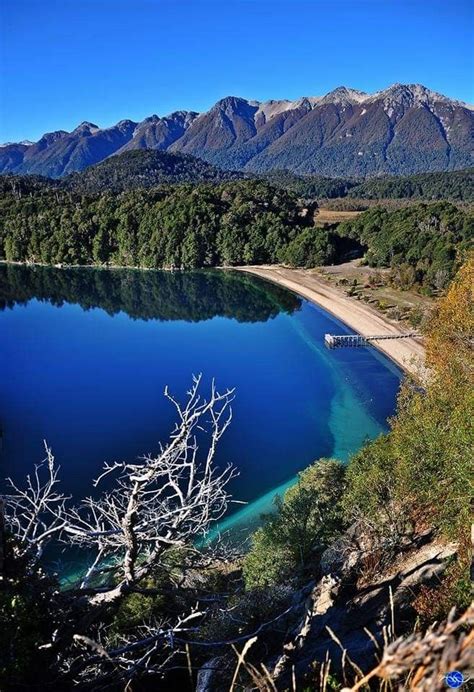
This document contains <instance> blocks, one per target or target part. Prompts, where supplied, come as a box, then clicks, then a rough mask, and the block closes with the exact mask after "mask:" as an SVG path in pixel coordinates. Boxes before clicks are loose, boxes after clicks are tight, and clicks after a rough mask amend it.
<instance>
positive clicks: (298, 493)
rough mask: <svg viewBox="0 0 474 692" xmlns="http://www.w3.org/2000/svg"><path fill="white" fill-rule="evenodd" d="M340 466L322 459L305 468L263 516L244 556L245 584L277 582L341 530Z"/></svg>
mask: <svg viewBox="0 0 474 692" xmlns="http://www.w3.org/2000/svg"><path fill="white" fill-rule="evenodd" d="M343 487H344V466H343V465H342V464H341V463H340V462H338V461H336V460H333V459H321V460H320V461H317V462H315V463H314V464H312V465H311V466H309V467H308V468H307V469H305V470H304V471H303V472H302V473H301V474H300V475H299V478H298V482H297V483H296V484H295V485H294V486H293V487H291V488H289V489H288V490H287V491H286V493H285V495H284V497H283V499H281V498H280V497H278V498H277V499H276V512H275V514H273V515H270V516H267V517H265V523H264V525H263V526H262V527H261V528H260V529H259V530H258V531H257V532H256V533H255V534H254V536H253V543H252V548H251V550H250V551H249V553H248V555H247V556H246V558H245V561H244V567H243V573H244V578H245V584H246V587H247V588H252V587H257V586H264V585H268V584H276V583H279V582H280V583H281V582H283V581H285V580H287V579H288V578H289V575H291V574H297V573H298V572H301V570H302V569H303V568H304V567H305V566H306V565H307V563H308V561H309V560H310V558H311V557H313V556H315V557H317V556H318V555H319V554H320V553H321V552H322V551H323V550H324V549H325V548H326V547H327V545H328V544H329V543H330V542H331V540H332V539H333V538H334V537H335V536H337V535H338V534H339V533H340V532H341V530H342V511H341V497H342V493H343Z"/></svg>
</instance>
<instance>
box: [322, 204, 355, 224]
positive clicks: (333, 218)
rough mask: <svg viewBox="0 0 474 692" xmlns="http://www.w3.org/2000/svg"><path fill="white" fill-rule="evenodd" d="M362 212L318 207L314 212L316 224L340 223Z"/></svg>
mask: <svg viewBox="0 0 474 692" xmlns="http://www.w3.org/2000/svg"><path fill="white" fill-rule="evenodd" d="M359 214H362V212H361V211H336V210H333V209H321V208H320V209H318V213H317V214H316V225H318V226H319V225H326V224H332V223H340V222H341V221H347V220H348V219H354V218H355V217H356V216H359Z"/></svg>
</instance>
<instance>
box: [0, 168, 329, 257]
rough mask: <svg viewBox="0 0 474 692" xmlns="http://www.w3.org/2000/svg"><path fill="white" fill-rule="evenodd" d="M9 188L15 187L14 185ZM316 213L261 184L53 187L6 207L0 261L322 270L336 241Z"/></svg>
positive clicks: (11, 197)
mask: <svg viewBox="0 0 474 692" xmlns="http://www.w3.org/2000/svg"><path fill="white" fill-rule="evenodd" d="M10 188H11V182H10ZM313 212H314V208H313V207H312V206H311V205H309V206H308V205H304V204H303V203H301V202H300V201H298V199H297V197H296V196H295V195H294V194H293V193H290V192H287V191H285V190H282V189H277V188H274V187H272V186H270V185H269V184H268V183H265V182H262V181H257V180H243V181H235V182H226V183H221V184H218V185H213V184H210V183H203V184H199V185H186V184H183V185H175V186H161V187H157V188H152V189H151V190H131V191H129V192H124V193H122V194H119V195H115V194H112V193H110V192H104V193H101V194H95V195H91V196H85V195H81V194H79V193H78V192H73V191H68V190H64V189H58V188H56V187H54V186H53V187H49V186H48V185H47V184H46V185H45V186H44V187H42V188H40V190H39V191H37V192H36V191H33V193H30V194H21V193H20V194H19V193H18V192H17V191H13V190H11V189H10V192H8V193H7V194H4V195H3V197H2V201H1V202H0V214H1V217H0V258H2V259H6V260H8V261H18V262H37V263H45V264H58V263H60V264H83V265H88V264H111V265H121V266H140V267H153V268H159V267H167V268H183V269H190V268H195V267H212V266H218V265H227V266H233V265H238V264H262V263H275V262H284V263H288V264H290V265H297V266H314V265H315V264H325V263H327V262H330V261H331V260H332V258H333V255H334V252H335V246H336V239H335V237H334V236H332V235H331V233H329V232H328V231H326V230H322V229H317V228H315V227H314V224H313Z"/></svg>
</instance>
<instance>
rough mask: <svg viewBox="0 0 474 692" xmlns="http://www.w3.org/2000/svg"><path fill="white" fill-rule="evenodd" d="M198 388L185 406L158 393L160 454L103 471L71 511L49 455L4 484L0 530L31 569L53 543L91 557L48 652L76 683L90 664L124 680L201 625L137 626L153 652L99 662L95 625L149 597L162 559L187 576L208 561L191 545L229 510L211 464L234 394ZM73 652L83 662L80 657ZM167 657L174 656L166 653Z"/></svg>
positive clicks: (225, 477)
mask: <svg viewBox="0 0 474 692" xmlns="http://www.w3.org/2000/svg"><path fill="white" fill-rule="evenodd" d="M200 385H201V376H198V377H193V383H192V386H191V388H190V390H189V391H188V392H187V395H188V396H187V400H186V402H185V403H184V404H181V403H179V402H178V401H177V400H176V399H175V398H174V397H173V396H172V395H171V394H170V393H169V391H168V389H166V390H165V396H166V397H167V399H168V400H169V401H170V402H171V403H172V404H173V406H174V407H175V410H176V413H177V423H176V425H175V428H174V429H173V431H172V433H171V436H170V438H169V441H168V443H167V444H165V445H160V449H159V453H158V454H157V455H156V456H153V455H147V456H145V457H143V458H142V459H140V460H138V461H136V462H123V463H118V462H117V463H114V464H110V465H106V466H105V467H104V470H103V472H102V474H101V475H100V476H99V478H98V479H97V480H96V481H95V482H94V486H95V487H99V486H100V484H103V483H104V482H105V481H106V482H107V483H108V485H109V487H108V488H107V489H106V490H104V491H103V492H102V493H100V494H98V495H97V496H96V497H93V496H91V497H88V498H86V499H85V500H84V501H83V502H81V503H80V504H79V505H77V506H71V507H70V506H69V502H68V499H69V498H67V497H66V496H65V495H63V494H62V493H60V492H58V490H57V485H58V483H59V478H58V471H59V468H58V467H57V466H56V465H55V461H54V457H53V455H52V452H51V450H50V449H49V448H48V447H46V452H47V459H46V460H45V463H44V464H43V465H40V466H38V467H36V468H35V473H34V475H33V476H32V477H30V476H28V478H27V482H26V486H25V487H24V488H21V487H20V486H19V485H18V484H16V483H14V482H13V481H10V486H11V493H10V494H9V495H8V496H6V497H5V504H6V522H7V527H8V530H9V531H10V533H11V534H13V536H14V537H15V540H16V542H17V544H18V546H20V549H21V550H23V551H25V552H26V551H29V553H30V555H31V556H32V559H33V560H35V561H38V560H39V559H40V557H41V555H42V552H43V549H44V546H45V544H46V543H47V542H48V541H50V540H52V539H57V540H59V541H61V542H62V543H63V544H65V545H69V546H78V547H79V548H80V549H84V551H85V553H86V554H87V555H91V554H92V558H91V559H90V561H89V562H88V564H87V566H86V568H85V569H84V574H83V577H82V579H81V581H80V583H79V584H77V585H74V586H73V587H72V588H70V589H68V591H67V594H68V595H69V597H70V599H71V602H72V603H74V604H75V607H77V604H78V603H80V604H81V609H79V610H80V612H81V613H82V615H81V616H80V617H79V619H76V620H75V621H73V623H72V624H71V620H70V619H69V621H68V623H67V625H65V626H64V628H62V629H61V628H60V629H59V630H58V632H56V633H55V636H54V641H53V642H51V643H50V644H49V645H47V646H50V647H51V648H53V649H56V650H58V651H59V648H61V650H62V651H64V650H66V651H67V652H68V653H67V655H65V656H64V655H61V656H60V655H59V654H58V658H59V657H62V661H61V668H62V670H63V671H65V670H66V671H67V670H69V671H71V672H73V673H74V675H75V676H76V679H81V678H82V679H84V675H85V677H87V674H88V671H89V672H90V671H92V670H93V671H94V675H96V674H97V665H101V664H102V663H104V662H109V661H111V660H114V668H115V667H117V662H120V664H121V665H119V668H121V669H122V674H123V669H124V668H125V671H126V677H128V678H130V677H132V675H133V671H134V670H135V669H139V668H141V667H142V664H143V661H144V660H146V661H147V663H150V656H152V654H153V652H154V651H155V650H156V646H158V643H159V642H162V641H166V642H168V643H169V642H171V641H172V639H173V636H174V635H175V634H177V633H179V632H181V633H182V632H183V630H184V629H186V631H187V623H188V622H189V621H190V620H192V621H193V622H196V621H199V619H200V618H201V617H202V614H203V613H202V612H200V611H199V609H198V608H192V609H191V612H187V613H182V614H179V616H177V617H176V618H175V621H174V622H167V623H159V624H155V625H150V624H147V625H146V628H145V625H144V628H145V629H144V630H143V631H144V632H145V631H146V637H145V638H151V639H152V640H153V644H154V643H155V642H156V643H157V644H156V646H151V647H147V646H145V647H144V646H143V642H142V643H141V644H138V642H140V640H141V639H143V637H140V636H138V637H137V639H136V640H135V642H134V643H133V645H131V643H130V641H128V642H124V651H123V652H121V651H120V647H119V651H118V652H116V651H114V652H113V654H112V655H109V654H107V649H106V647H107V646H108V638H107V634H106V633H105V634H104V633H103V630H104V628H103V626H102V620H101V615H102V613H103V612H104V609H108V610H109V612H110V608H111V607H112V608H113V607H117V606H118V605H119V603H120V602H121V599H122V598H123V597H124V596H126V595H127V594H130V593H132V592H138V593H142V594H147V593H153V592H154V593H156V590H153V589H149V586H148V585H147V584H145V585H144V584H143V582H144V581H145V580H146V578H147V577H149V576H150V575H153V574H154V573H156V571H159V570H160V569H163V570H165V569H166V567H167V565H166V556H167V555H169V553H170V551H175V552H177V551H181V552H182V554H183V559H182V565H187V566H192V567H196V566H202V565H209V564H210V562H212V560H214V559H215V553H213V552H212V551H211V553H210V554H209V551H206V550H205V549H203V548H200V547H199V545H200V544H205V537H206V534H207V532H208V530H209V527H210V525H211V523H212V522H214V521H216V520H218V519H220V518H221V517H222V516H223V514H224V513H225V512H226V510H227V507H228V504H229V501H230V495H229V493H228V490H227V486H228V483H229V481H230V480H231V479H232V477H233V476H234V475H235V473H236V472H235V469H234V468H233V467H232V466H231V465H227V466H225V467H224V468H219V467H218V466H217V465H216V464H215V461H214V457H215V452H216V447H217V444H218V442H219V440H220V439H221V437H222V435H223V434H224V432H225V430H226V429H227V427H228V425H229V423H230V421H231V418H232V409H231V406H230V404H231V402H232V400H233V390H230V389H227V390H226V391H224V392H223V393H219V392H218V391H217V389H216V387H215V384H214V381H213V382H212V384H211V389H210V396H209V398H207V399H205V398H203V397H202V396H201V394H200ZM45 472H46V474H45ZM45 475H46V478H45V479H44V480H43V476H45ZM201 539H202V540H201ZM91 633H92V635H91V636H89V635H90V634H91ZM101 638H102V639H103V641H104V643H103V644H102V643H101V641H100V640H101ZM78 646H79V648H80V649H82V650H83V652H87V655H86V654H85V653H84V654H83V653H80V654H79V655H78V653H77V652H78ZM116 648H117V647H116ZM168 648H169V652H168V654H169V655H171V654H172V655H173V656H174V652H173V650H172V649H173V647H172V646H171V647H168ZM125 651H126V652H127V654H129V652H132V653H134V652H135V651H136V652H137V656H138V657H135V656H131V657H129V656H128V655H127V657H125ZM144 651H145V652H146V654H144ZM138 654H139V655H138ZM144 655H145V659H143V658H142V657H143V656H144ZM161 665H162V662H160V664H159V667H160V666H161Z"/></svg>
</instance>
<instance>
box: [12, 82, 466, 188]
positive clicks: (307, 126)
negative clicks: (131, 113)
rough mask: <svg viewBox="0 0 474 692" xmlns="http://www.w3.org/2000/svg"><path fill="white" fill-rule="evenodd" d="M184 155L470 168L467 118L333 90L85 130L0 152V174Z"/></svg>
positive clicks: (430, 98) (421, 99)
mask: <svg viewBox="0 0 474 692" xmlns="http://www.w3.org/2000/svg"><path fill="white" fill-rule="evenodd" d="M136 149H153V150H159V151H168V152H171V153H183V154H191V155H193V156H196V157H199V158H201V159H203V160H204V161H207V162H209V163H211V164H214V165H216V166H219V167H220V168H223V169H230V170H243V171H247V172H252V173H263V172H266V171H269V170H273V169H287V170H291V171H293V172H295V173H299V174H308V173H313V174H314V173H317V174H322V175H327V176H357V177H365V176H372V175H380V174H396V175H398V174H409V173H417V172H421V171H445V170H455V169H459V168H466V167H469V166H473V165H474V110H473V108H472V107H471V106H469V105H467V104H465V103H462V102H461V101H455V100H453V99H450V98H448V97H446V96H443V95H442V94H438V93H436V92H434V91H431V90H430V89H427V88H426V87H424V86H422V85H419V84H409V85H404V84H395V85H393V86H391V87H389V88H388V89H385V90H383V91H379V92H376V93H375V94H366V93H364V92H361V91H357V90H355V89H350V88H347V87H339V88H337V89H335V90H334V91H331V92H330V93H328V94H326V95H325V96H321V97H304V98H301V99H298V100H296V101H289V100H272V101H265V102H259V101H251V100H247V99H243V98H239V97H235V96H230V97H227V98H224V99H222V100H220V101H218V102H217V103H216V104H215V105H214V106H213V107H212V108H211V109H210V110H209V111H207V112H205V113H201V114H199V113H196V112H193V111H177V112H175V113H172V114H170V115H168V116H166V117H159V116H157V115H152V116H151V117H149V118H146V119H145V120H143V121H142V122H140V123H136V122H133V121H131V120H121V121H120V122H118V123H117V124H116V125H114V126H112V127H108V128H100V127H98V126H97V125H94V124H93V123H90V122H83V123H81V124H80V125H79V126H78V127H76V128H75V129H74V130H73V131H72V132H66V131H64V130H59V131H56V132H50V133H47V134H45V135H43V136H42V137H41V138H40V139H39V140H38V141H37V142H34V143H31V142H28V141H23V142H19V143H8V144H5V145H2V146H1V147H0V172H1V173H21V174H25V173H26V174H38V175H45V176H48V177H52V178H58V177H62V176H64V175H67V174H68V173H72V172H74V171H81V170H83V169H84V168H86V167H87V166H90V165H93V164H96V163H98V162H100V161H103V160H104V159H106V158H108V157H110V156H113V155H115V154H121V153H124V152H127V151H130V150H136Z"/></svg>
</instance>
